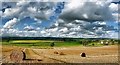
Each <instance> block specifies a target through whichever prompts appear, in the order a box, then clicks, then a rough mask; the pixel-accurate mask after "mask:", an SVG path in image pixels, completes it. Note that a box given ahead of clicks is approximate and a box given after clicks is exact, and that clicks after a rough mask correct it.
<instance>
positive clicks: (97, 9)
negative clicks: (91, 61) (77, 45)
mask: <svg viewBox="0 0 120 65" xmlns="http://www.w3.org/2000/svg"><path fill="white" fill-rule="evenodd" d="M119 4H120V0H99V1H98V0H56V1H54V0H34V1H32V0H19V1H17V0H16V1H14V0H9V1H8V0H1V1H0V18H1V19H0V36H3V37H73V38H118V33H119V24H120V21H119V20H118V19H119V14H120V11H119V10H118V9H119Z"/></svg>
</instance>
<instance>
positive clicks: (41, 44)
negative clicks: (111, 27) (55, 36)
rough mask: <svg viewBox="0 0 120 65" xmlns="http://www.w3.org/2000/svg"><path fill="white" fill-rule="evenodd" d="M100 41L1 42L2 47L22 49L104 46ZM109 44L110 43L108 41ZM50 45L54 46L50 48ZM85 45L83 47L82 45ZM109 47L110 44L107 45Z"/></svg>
mask: <svg viewBox="0 0 120 65" xmlns="http://www.w3.org/2000/svg"><path fill="white" fill-rule="evenodd" d="M100 41H101V40H99V41H92V40H91V41H88V40H85V39H84V40H77V41H58V40H9V41H1V43H2V45H9V46H22V47H35V48H41V47H50V48H51V47H69V46H104V44H100ZM110 42H111V41H110ZM51 44H54V45H53V46H51ZM84 44H85V45H84ZM109 45H111V44H109Z"/></svg>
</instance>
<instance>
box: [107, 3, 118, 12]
mask: <svg viewBox="0 0 120 65" xmlns="http://www.w3.org/2000/svg"><path fill="white" fill-rule="evenodd" d="M109 8H110V10H111V11H112V12H118V4H115V3H111V4H110V6H109Z"/></svg>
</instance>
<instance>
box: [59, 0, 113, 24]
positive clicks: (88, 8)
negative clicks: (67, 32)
mask: <svg viewBox="0 0 120 65" xmlns="http://www.w3.org/2000/svg"><path fill="white" fill-rule="evenodd" d="M72 1H73V2H70V3H67V4H66V5H65V9H64V10H63V12H62V13H61V15H60V18H61V19H63V20H66V21H68V22H70V21H74V20H85V21H88V22H91V21H92V22H94V21H107V20H113V16H112V13H111V11H110V10H109V7H108V5H107V4H105V3H102V4H98V3H97V2H87V1H86V2H81V0H80V1H79V2H78V1H74V0H72Z"/></svg>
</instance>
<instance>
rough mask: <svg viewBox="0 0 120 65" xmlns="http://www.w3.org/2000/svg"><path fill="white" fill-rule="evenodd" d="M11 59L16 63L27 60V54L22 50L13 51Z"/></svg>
mask: <svg viewBox="0 0 120 65" xmlns="http://www.w3.org/2000/svg"><path fill="white" fill-rule="evenodd" d="M10 59H11V60H12V61H14V62H20V61H22V60H23V59H25V53H23V52H22V51H20V50H13V51H12V52H11V54H10Z"/></svg>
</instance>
